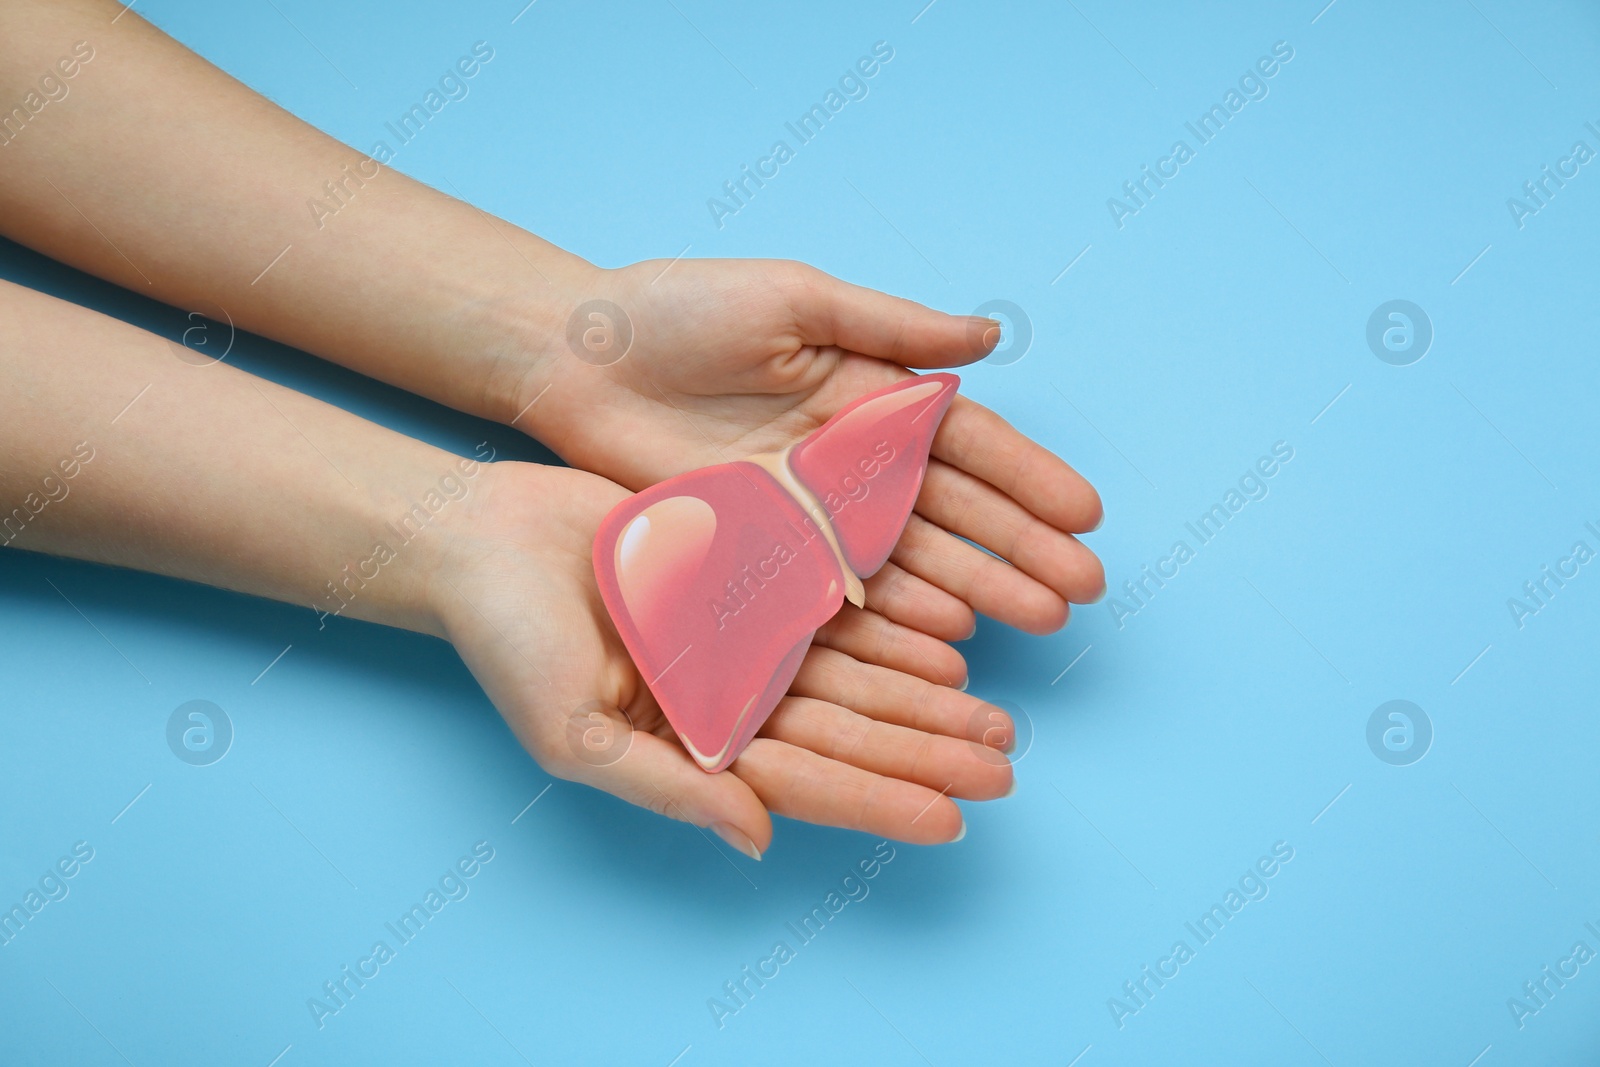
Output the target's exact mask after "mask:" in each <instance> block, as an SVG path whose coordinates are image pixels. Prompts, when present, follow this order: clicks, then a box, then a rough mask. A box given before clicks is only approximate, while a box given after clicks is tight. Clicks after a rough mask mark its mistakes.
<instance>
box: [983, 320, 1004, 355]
mask: <svg viewBox="0 0 1600 1067" xmlns="http://www.w3.org/2000/svg"><path fill="white" fill-rule="evenodd" d="M989 321H990V322H994V320H993V319H990V320H989ZM1002 336H1004V331H1002V330H1001V328H1000V324H999V323H998V322H995V324H994V325H993V326H991V327H989V328H988V329H987V330H984V331H983V347H985V348H993V347H995V346H996V345H998V344H999V343H1000V338H1001V337H1002Z"/></svg>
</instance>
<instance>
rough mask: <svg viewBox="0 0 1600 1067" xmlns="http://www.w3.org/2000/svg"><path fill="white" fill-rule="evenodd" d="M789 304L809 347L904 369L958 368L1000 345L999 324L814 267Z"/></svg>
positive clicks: (803, 271)
mask: <svg viewBox="0 0 1600 1067" xmlns="http://www.w3.org/2000/svg"><path fill="white" fill-rule="evenodd" d="M790 304H791V306H792V308H793V310H794V313H795V319H796V323H797V325H798V326H799V329H800V334H801V337H802V338H803V339H804V341H805V343H807V344H812V345H821V346H826V345H838V346H839V347H840V348H846V349H849V350H851V351H853V352H860V353H861V354H862V355H867V356H875V357H877V358H878V359H886V360H889V361H890V362H893V363H898V364H900V365H901V366H904V367H926V368H933V367H959V366H961V365H962V364H965V363H972V362H975V361H977V360H980V359H982V358H983V357H984V356H986V355H988V354H989V352H990V350H992V349H993V348H994V346H995V345H996V344H998V343H999V342H1000V332H1001V329H1000V323H998V322H996V321H995V320H994V319H984V318H976V317H973V316H971V315H946V314H945V313H944V312H942V311H935V310H933V309H932V308H930V307H926V306H924V305H922V304H918V303H916V302H915V301H911V300H904V299H902V298H900V297H898V296H890V295H888V294H887V293H880V292H878V291H877V290H876V289H866V288H863V287H862V286H859V285H851V284H850V283H849V282H843V281H840V280H839V279H838V278H835V277H833V276H832V275H830V274H826V273H824V272H822V271H820V270H816V269H814V268H810V267H805V268H800V279H799V284H798V285H796V286H795V287H794V289H792V290H791V291H790Z"/></svg>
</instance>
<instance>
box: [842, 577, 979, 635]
mask: <svg viewBox="0 0 1600 1067" xmlns="http://www.w3.org/2000/svg"><path fill="white" fill-rule="evenodd" d="M862 584H863V585H865V586H866V593H867V607H869V608H871V609H872V610H873V611H876V612H878V613H879V614H880V615H882V616H884V617H885V618H887V619H888V620H889V621H891V622H897V623H899V624H900V625H901V626H908V627H910V628H911V629H913V630H920V631H921V632H923V633H925V634H927V635H929V636H930V637H936V638H938V639H939V640H941V641H965V640H966V639H967V638H969V637H971V636H972V635H973V634H974V633H975V632H976V631H977V628H978V620H977V617H976V616H974V615H973V614H972V609H971V608H970V607H968V606H967V605H966V604H964V603H963V602H962V601H961V600H960V599H959V598H957V597H953V596H951V595H950V594H949V593H947V592H945V591H944V590H943V589H940V588H939V587H938V586H937V585H934V584H933V583H931V582H927V581H924V580H923V579H921V578H919V577H917V576H916V575H914V574H911V573H909V572H907V571H906V570H904V569H903V568H901V567H898V566H896V565H895V564H894V563H892V562H890V563H885V564H884V565H883V567H882V568H881V569H880V570H879V571H878V573H877V574H874V575H873V576H872V577H871V578H868V579H867V580H866V581H865V582H864V583H862Z"/></svg>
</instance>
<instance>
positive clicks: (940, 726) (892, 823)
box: [427, 462, 1012, 859]
mask: <svg viewBox="0 0 1600 1067" xmlns="http://www.w3.org/2000/svg"><path fill="white" fill-rule="evenodd" d="M627 495H628V494H627V491H626V490H625V489H623V488H621V487H620V486H618V485H615V484H614V483H612V482H608V481H606V480H605V479H603V478H598V477H596V476H594V475H590V474H585V473H583V472H581V471H576V470H570V469H566V468H560V467H544V466H538V465H534V464H527V463H507V462H501V463H495V464H489V465H487V466H486V468H485V469H484V471H483V473H482V474H481V475H480V476H479V479H478V485H477V486H475V489H474V492H473V493H472V495H471V496H469V497H468V498H467V499H466V500H464V501H463V502H462V503H463V505H464V507H463V510H462V511H461V512H460V513H459V514H458V515H457V516H455V517H453V518H452V521H451V523H450V526H451V535H450V536H451V540H450V542H449V545H448V550H447V551H446V552H445V553H444V555H443V557H442V558H443V559H444V560H446V561H447V562H445V563H443V564H442V565H441V567H440V569H439V571H438V572H437V573H436V574H433V575H431V576H429V579H428V593H427V596H428V599H429V600H430V601H431V603H432V608H433V611H434V612H436V613H437V615H438V617H439V619H440V622H441V624H442V627H443V630H444V632H445V633H446V634H447V636H448V637H449V639H450V640H451V641H452V642H453V643H454V644H455V646H456V648H457V649H458V650H459V652H460V653H461V656H462V658H463V659H464V660H465V661H466V663H467V666H468V667H469V668H470V669H471V670H472V672H473V674H474V675H475V676H476V677H477V679H478V681H479V682H480V683H481V684H482V685H483V688H484V690H485V692H487V693H488V695H489V697H490V699H491V700H493V701H494V704H495V706H496V707H497V708H499V709H500V712H501V714H502V715H504V716H505V719H506V721H507V723H509V724H510V726H511V728H512V730H513V731H514V732H515V733H516V735H517V737H518V739H519V740H521V742H522V744H523V745H524V746H525V747H526V748H527V749H528V751H529V752H530V753H532V754H533V757H534V758H535V759H536V760H537V761H538V762H539V764H540V765H541V766H542V767H544V769H545V770H547V771H549V772H550V773H551V774H554V775H556V776H558V777H560V778H565V779H568V780H571V781H576V782H583V783H585V784H587V785H592V786H594V787H596V788H598V789H604V790H606V791H607V792H610V793H614V794H615V795H617V796H619V797H621V798H622V799H624V800H627V801H629V802H631V803H634V804H638V805H639V806H641V807H645V808H649V809H650V810H651V811H654V812H657V813H659V814H662V815H667V816H670V817H672V818H675V819H681V820H684V821H687V822H691V823H694V824H695V825H697V826H701V827H705V828H708V829H711V830H713V831H715V832H716V833H717V834H718V835H719V836H721V837H722V838H723V839H724V840H725V841H727V842H728V843H729V844H731V845H733V846H734V847H735V848H738V849H739V850H740V851H742V852H744V853H745V854H746V855H749V856H751V857H752V858H756V859H759V858H760V854H761V853H762V852H764V851H766V849H767V847H768V845H769V844H770V843H771V840H772V822H771V818H770V815H769V813H775V814H779V815H785V816H788V817H790V818H795V819H802V820H805V821H807V822H814V823H820V824H825V825H832V826H840V827H845V828H848V829H855V830H862V831H865V832H867V833H870V834H874V835H878V836H882V837H889V838H894V839H896V840H900V841H907V842H912V843H917V844H935V843H939V842H946V841H951V840H955V839H959V837H960V836H961V835H962V834H963V833H964V831H965V827H964V823H963V820H962V817H961V812H960V809H958V808H957V806H956V805H955V803H954V802H953V801H952V799H951V798H952V797H959V798H962V799H967V800H985V799H991V798H995V797H1000V796H1004V795H1006V794H1007V793H1008V792H1009V791H1010V789H1011V785H1012V772H1011V766H1010V762H1009V761H1008V760H1007V759H1006V758H1005V756H1004V755H1003V754H1002V750H1003V749H1004V748H1006V747H1009V745H1010V740H1011V736H1012V723H1011V721H1010V719H1009V718H1007V717H1006V716H1005V714H1004V712H1002V711H1000V710H999V709H997V708H994V707H992V706H990V705H987V704H984V703H983V702H982V701H980V700H978V699H976V698H975V697H972V696H969V695H967V694H966V693H964V692H961V691H959V690H956V689H953V688H949V687H948V686H945V685H939V684H935V682H933V681H929V680H928V679H927V678H926V677H918V676H917V674H916V673H910V672H908V670H906V669H898V668H897V667H896V666H895V663H896V662H897V661H903V662H902V666H906V667H915V666H916V665H918V664H922V665H924V666H927V665H929V663H930V662H931V661H928V659H927V657H929V656H941V655H942V654H941V653H940V652H939V651H938V650H939V649H941V648H942V649H945V650H946V651H947V652H948V653H949V655H951V656H955V666H957V667H959V670H960V672H961V674H962V676H963V677H964V674H965V667H964V665H963V664H960V663H959V659H960V657H959V656H958V655H956V654H955V653H954V651H953V650H950V649H949V647H948V646H946V645H942V644H940V643H938V642H936V641H934V640H933V639H932V638H928V637H927V636H926V635H923V634H917V633H915V632H913V631H904V632H900V631H901V628H899V627H896V626H895V625H894V624H893V623H889V622H886V621H885V620H882V619H881V618H880V617H876V616H872V615H871V613H867V612H858V613H856V614H855V615H845V616H841V617H840V618H838V619H836V620H835V621H834V622H832V623H830V624H829V626H828V627H827V628H826V629H825V630H824V631H822V632H820V633H819V640H818V641H817V642H815V643H814V644H813V646H812V648H811V650H810V652H809V653H808V654H807V656H806V660H805V663H804V665H803V666H802V667H801V670H800V673H799V675H798V676H797V677H796V678H795V681H794V684H793V685H792V686H791V688H790V692H789V695H788V696H786V697H785V698H784V699H783V701H782V702H781V703H780V704H779V705H778V708H777V710H776V711H774V712H773V714H772V716H771V718H769V719H768V720H767V723H766V725H765V726H764V727H763V728H762V730H761V731H760V733H759V734H758V736H757V737H756V738H755V740H753V741H752V742H751V743H750V745H749V747H748V748H746V749H745V751H744V752H743V754H742V755H740V756H739V758H738V759H737V760H735V761H734V763H733V764H732V765H731V767H729V768H728V770H726V771H723V772H720V773H716V774H707V773H706V772H704V771H702V770H701V769H700V768H699V766H698V765H697V764H696V763H695V762H694V761H693V759H691V758H690V756H689V754H688V752H687V751H686V750H685V749H684V747H683V745H682V744H681V743H680V742H679V741H678V738H677V735H676V734H674V732H673V730H672V727H671V726H670V724H669V723H668V722H667V720H666V718H665V716H664V715H663V714H662V712H661V709H660V707H659V706H658V705H657V703H656V701H655V699H654V697H653V696H652V695H651V693H650V690H649V689H648V688H647V687H646V686H645V684H644V682H643V680H642V679H641V677H640V675H639V672H638V670H637V669H636V668H635V667H634V665H633V662H632V660H631V659H630V658H629V656H628V652H627V650H626V649H625V648H624V646H623V644H622V640H621V638H620V637H619V636H618V635H617V632H616V629H615V627H614V626H613V625H612V623H611V619H610V617H609V615H608V614H607V613H606V609H605V605H604V604H603V603H602V601H601V598H600V593H599V590H598V588H597V586H596V584H595V578H594V570H593V565H592V563H591V560H590V551H591V546H592V544H593V542H594V536H595V531H596V529H597V527H598V525H599V523H600V520H601V519H602V518H603V517H604V516H605V515H606V513H607V512H608V511H609V510H610V509H611V508H612V507H614V506H615V505H616V504H617V503H618V502H619V501H621V500H622V499H623V498H624V497H626V496H627ZM845 610H846V611H847V612H850V611H853V610H854V609H851V608H849V607H848V606H847V607H846V609H845ZM824 641H826V642H828V643H829V644H831V645H833V646H834V647H828V644H824V643H823V642H824ZM841 648H850V649H853V650H854V651H855V652H856V653H857V655H850V654H848V653H847V652H846V651H842V650H841ZM880 649H881V650H883V651H882V653H881V654H876V655H875V650H880ZM908 649H913V650H914V651H908ZM858 657H859V658H858ZM874 659H877V660H879V662H873V660H874ZM886 662H887V663H888V665H885V663H886ZM945 666H946V668H949V667H950V666H951V664H950V661H949V660H948V659H946V661H945ZM922 673H925V674H926V673H929V672H928V671H926V670H925V671H923V672H922Z"/></svg>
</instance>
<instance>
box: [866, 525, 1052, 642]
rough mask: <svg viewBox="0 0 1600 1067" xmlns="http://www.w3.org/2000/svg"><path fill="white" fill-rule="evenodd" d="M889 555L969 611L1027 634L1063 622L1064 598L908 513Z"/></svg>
mask: <svg viewBox="0 0 1600 1067" xmlns="http://www.w3.org/2000/svg"><path fill="white" fill-rule="evenodd" d="M889 558H890V559H891V560H893V561H894V562H895V563H897V564H899V565H900V566H901V567H903V568H905V569H906V570H907V571H909V572H910V573H912V574H915V575H916V576H918V577H919V578H922V579H924V580H926V581H928V582H931V583H932V584H934V585H937V586H938V587H939V588H941V589H943V590H945V591H946V592H947V593H949V594H951V595H952V596H956V597H959V598H960V599H961V600H962V601H963V602H965V603H966V604H968V605H970V606H971V608H972V610H974V611H976V612H979V613H980V614H983V615H987V616H989V617H990V618H992V619H999V620H1000V621H1001V622H1003V623H1005V624H1006V625H1007V626H1015V627H1016V628H1017V629H1019V630H1025V631H1027V632H1028V633H1032V634H1048V633H1054V632H1055V631H1057V630H1059V629H1061V627H1063V626H1065V625H1066V624H1067V602H1066V601H1065V600H1064V599H1062V598H1061V596H1060V595H1059V594H1057V593H1056V592H1055V590H1053V589H1051V588H1049V587H1048V586H1045V585H1042V584H1040V583H1039V582H1036V581H1034V580H1033V579H1032V578H1030V577H1028V576H1027V575H1026V574H1024V573H1022V572H1021V571H1020V570H1018V569H1017V568H1015V567H1013V566H1012V565H1011V564H1009V563H1007V562H1005V561H1004V560H999V559H995V558H994V557H993V556H991V555H989V553H987V552H985V551H983V550H982V549H979V548H974V547H973V546H972V545H969V544H967V543H966V542H965V541H962V540H960V539H959V538H956V537H953V536H951V535H950V534H948V533H946V532H945V531H944V530H941V529H940V528H939V527H937V526H935V525H933V524H932V523H931V522H929V521H928V520H927V519H924V518H922V517H921V516H920V515H915V514H913V515H912V516H911V521H910V522H908V523H906V529H905V533H903V534H901V535H900V540H899V541H898V542H896V543H895V546H894V551H893V552H891V553H890V554H889Z"/></svg>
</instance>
